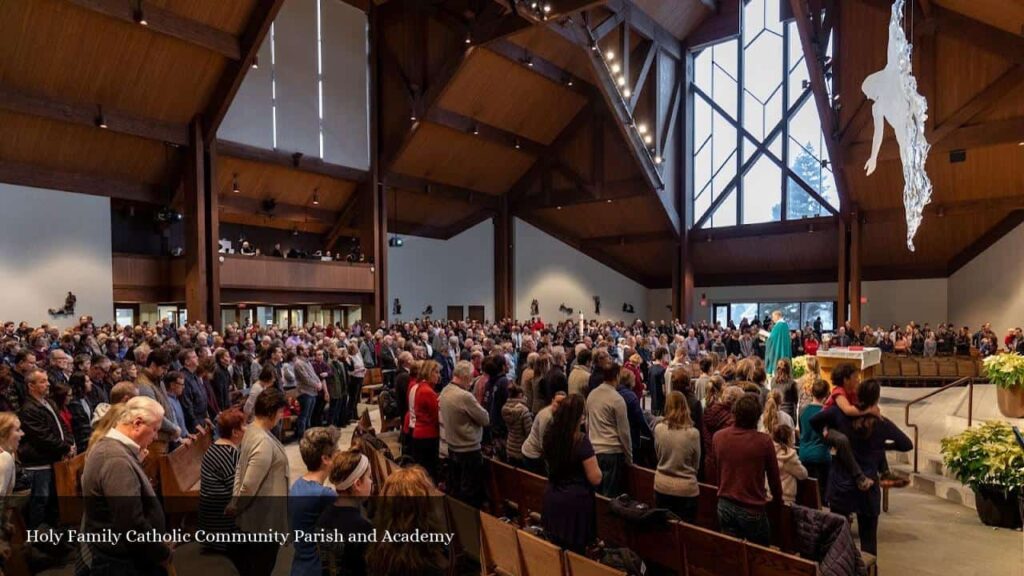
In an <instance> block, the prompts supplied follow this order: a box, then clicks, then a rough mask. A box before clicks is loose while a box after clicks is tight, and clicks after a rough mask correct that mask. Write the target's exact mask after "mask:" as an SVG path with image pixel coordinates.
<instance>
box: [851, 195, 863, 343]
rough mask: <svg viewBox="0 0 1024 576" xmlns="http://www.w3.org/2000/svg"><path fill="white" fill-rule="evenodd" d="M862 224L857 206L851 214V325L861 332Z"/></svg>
mask: <svg viewBox="0 0 1024 576" xmlns="http://www.w3.org/2000/svg"><path fill="white" fill-rule="evenodd" d="M860 227H861V224H860V214H859V212H858V211H857V208H856V206H854V207H853V212H852V213H851V214H850V325H851V326H853V329H854V330H860V321H861V315H860V306H861V303H860V297H861V283H860V281H861V266H860V260H861V258H860V250H861V239H860V237H861V229H860Z"/></svg>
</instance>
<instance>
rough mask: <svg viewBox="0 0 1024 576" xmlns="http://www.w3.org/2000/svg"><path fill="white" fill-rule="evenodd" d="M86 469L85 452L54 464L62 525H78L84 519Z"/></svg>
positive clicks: (59, 515)
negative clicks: (83, 500) (84, 474)
mask: <svg viewBox="0 0 1024 576" xmlns="http://www.w3.org/2000/svg"><path fill="white" fill-rule="evenodd" d="M84 470H85V454H79V455H77V456H75V457H74V458H71V459H70V460H61V461H60V462H57V463H56V464H54V465H53V477H54V478H53V479H54V484H56V489H57V502H58V506H59V514H58V518H59V522H60V524H61V525H62V526H67V525H72V524H74V525H77V524H79V523H80V522H81V521H82V514H83V513H84V510H85V509H84V507H83V504H82V471H84Z"/></svg>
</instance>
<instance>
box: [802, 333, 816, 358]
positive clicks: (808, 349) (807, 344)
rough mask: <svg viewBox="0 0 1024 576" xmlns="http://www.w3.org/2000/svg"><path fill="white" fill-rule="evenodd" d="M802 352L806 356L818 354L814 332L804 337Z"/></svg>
mask: <svg viewBox="0 0 1024 576" xmlns="http://www.w3.org/2000/svg"><path fill="white" fill-rule="evenodd" d="M804 354H805V355H807V356H817V355H818V339H817V338H816V337H815V336H814V333H810V334H808V335H807V338H805V339H804Z"/></svg>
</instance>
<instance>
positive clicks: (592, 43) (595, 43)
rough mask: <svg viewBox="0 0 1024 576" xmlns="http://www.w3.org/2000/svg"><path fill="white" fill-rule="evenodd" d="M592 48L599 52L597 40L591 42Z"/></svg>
mask: <svg viewBox="0 0 1024 576" xmlns="http://www.w3.org/2000/svg"><path fill="white" fill-rule="evenodd" d="M590 49H591V50H592V51H594V52H597V42H591V43H590Z"/></svg>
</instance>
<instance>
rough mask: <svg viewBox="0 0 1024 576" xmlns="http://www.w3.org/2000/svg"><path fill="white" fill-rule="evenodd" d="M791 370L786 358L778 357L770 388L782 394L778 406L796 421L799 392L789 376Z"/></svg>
mask: <svg viewBox="0 0 1024 576" xmlns="http://www.w3.org/2000/svg"><path fill="white" fill-rule="evenodd" d="M791 374H792V370H791V369H790V367H789V359H788V358H779V360H778V362H776V364H775V377H774V378H773V380H772V390H773V391H776V392H778V393H779V394H780V395H781V396H782V404H781V406H780V408H781V409H782V411H783V412H785V413H786V414H789V417H790V418H792V419H793V421H794V422H796V418H797V411H796V408H797V404H798V402H799V393H798V388H797V385H796V382H794V381H793V377H792V376H791Z"/></svg>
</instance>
